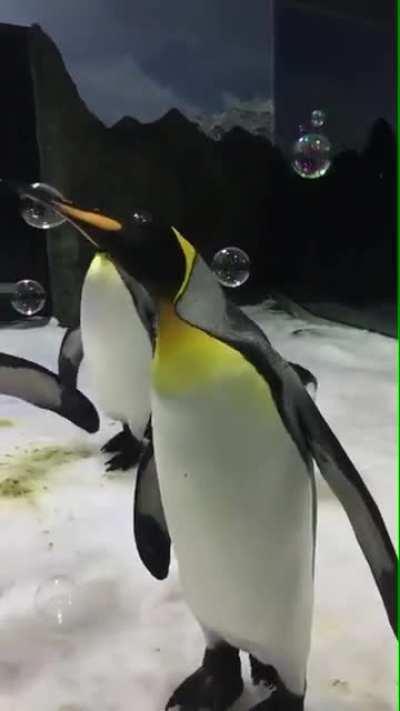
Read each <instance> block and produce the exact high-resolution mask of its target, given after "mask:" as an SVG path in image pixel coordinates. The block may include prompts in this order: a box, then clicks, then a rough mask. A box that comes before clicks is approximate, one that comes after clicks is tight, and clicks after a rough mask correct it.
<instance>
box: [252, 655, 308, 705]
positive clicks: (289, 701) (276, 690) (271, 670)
mask: <svg viewBox="0 0 400 711" xmlns="http://www.w3.org/2000/svg"><path fill="white" fill-rule="evenodd" d="M249 658H250V670H251V678H252V680H253V683H254V684H256V685H258V684H262V685H263V686H265V687H266V688H267V689H268V690H269V691H271V696H269V697H268V699H266V700H265V701H262V702H261V703H260V704H258V705H257V706H253V707H252V708H251V709H249V711H303V709H304V696H296V695H295V694H292V693H291V692H290V691H289V690H288V689H287V688H286V686H285V684H284V683H283V681H282V679H281V677H280V676H279V674H278V672H277V670H276V669H275V667H273V666H270V665H269V664H263V663H262V662H260V661H259V660H258V659H256V657H253V655H252V654H250V655H249Z"/></svg>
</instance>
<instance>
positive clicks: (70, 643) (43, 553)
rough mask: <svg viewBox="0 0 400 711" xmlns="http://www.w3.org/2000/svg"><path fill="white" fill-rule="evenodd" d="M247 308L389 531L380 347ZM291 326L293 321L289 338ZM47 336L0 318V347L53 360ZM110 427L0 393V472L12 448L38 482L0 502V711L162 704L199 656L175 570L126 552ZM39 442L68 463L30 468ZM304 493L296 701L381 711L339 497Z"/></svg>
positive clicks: (378, 624)
mask: <svg viewBox="0 0 400 711" xmlns="http://www.w3.org/2000/svg"><path fill="white" fill-rule="evenodd" d="M248 311H249V313H250V315H252V316H253V318H255V319H256V320H257V321H258V322H259V323H262V325H263V326H264V327H265V329H266V332H267V334H268V336H269V338H270V340H271V341H272V343H273V344H274V346H275V347H276V348H277V349H278V350H279V351H280V352H281V353H282V354H283V355H284V356H285V357H287V358H289V359H291V360H295V361H297V362H299V363H301V364H303V365H304V366H306V367H309V368H310V369H311V370H312V371H313V372H314V373H315V374H316V376H317V377H318V380H319V391H318V395H317V402H318V404H319V407H320V409H321V410H322V412H323V414H324V416H325V417H326V419H327V420H328V422H329V423H330V424H331V426H332V427H333V429H334V431H335V432H336V434H337V435H338V436H339V439H340V440H341V441H342V443H343V445H344V446H345V448H346V450H347V452H348V453H349V455H350V456H351V458H352V459H353V461H354V463H355V464H356V466H357V467H358V468H359V470H360V472H361V473H362V474H363V476H364V478H365V481H366V482H367V484H368V486H369V487H370V490H371V492H372V493H373V495H374V496H375V498H376V501H377V502H378V504H379V506H380V508H381V511H382V514H383V516H384V518H385V521H386V523H387V526H388V528H389V531H390V534H391V536H392V539H394V535H395V484H394V481H395V433H394V428H395V412H394V407H395V405H394V403H395V397H394V393H395V389H394V383H395V372H394V370H395V342H394V341H393V340H390V339H388V338H386V337H384V336H380V335H377V334H371V333H367V332H364V331H357V330H355V329H352V328H348V327H344V326H335V325H327V324H326V323H323V324H318V323H317V324H316V323H309V324H307V323H306V322H304V321H301V320H299V319H295V318H293V317H292V316H289V315H286V314H283V313H281V312H276V311H273V310H267V309H266V308H265V307H262V306H261V307H256V308H252V309H249V310H248ZM298 329H305V330H301V331H300V333H297V334H294V333H293V331H296V330H298ZM62 335H63V331H62V329H60V328H58V327H57V325H56V323H55V322H51V323H50V324H49V325H48V326H46V327H44V328H37V329H29V330H14V329H7V328H3V329H1V330H0V351H4V352H8V353H12V354H17V355H20V356H23V357H26V358H30V359H32V360H35V361H36V362H38V363H41V364H43V365H45V366H47V367H50V368H52V369H53V370H55V368H56V360H57V353H58V347H59V344H60V342H61V338H62ZM85 382H87V379H86V375H85V371H84V367H83V369H82V374H81V377H80V386H81V388H82V389H83V390H85V391H86V392H88V391H87V389H86V388H85ZM88 394H89V395H90V393H88ZM2 418H6V419H9V420H11V421H12V425H13V426H7V424H8V425H9V424H10V423H7V422H5V421H4V420H3V419H2ZM1 425H2V426H1ZM117 428H118V426H117V425H116V424H115V423H112V422H110V421H107V422H105V421H103V426H102V430H101V432H100V433H98V434H96V435H94V436H90V435H87V434H86V433H84V432H81V431H80V430H78V429H77V428H76V427H74V426H73V425H72V424H70V423H68V422H65V421H64V420H62V419H61V418H59V417H58V416H56V415H54V414H51V413H47V412H44V411H42V410H39V409H37V408H34V407H33V406H30V405H27V404H25V403H22V402H20V401H17V400H15V399H12V398H9V397H5V396H0V464H2V466H1V467H0V479H2V478H4V476H7V475H8V476H11V477H12V475H13V472H16V473H17V474H18V472H20V471H21V467H23V466H24V463H23V461H22V464H21V457H23V456H24V450H28V452H27V453H26V455H25V456H26V458H27V459H26V461H25V465H26V462H28V463H29V461H30V460H32V466H36V471H38V472H39V480H40V491H39V493H38V494H37V495H36V496H33V497H32V498H31V499H27V498H26V497H21V498H20V499H12V498H0V711H162V709H164V707H165V704H166V702H167V700H168V698H169V696H170V694H171V693H172V691H173V690H174V689H175V687H176V686H177V684H178V683H179V682H180V681H181V680H183V679H184V678H185V676H187V675H188V674H189V673H191V672H192V671H194V669H195V668H196V667H197V666H198V663H199V661H200V659H201V656H202V653H203V648H202V637H201V633H200V631H199V630H198V628H197V625H196V623H195V621H194V620H193V618H192V616H191V613H190V611H189V610H188V609H187V608H186V605H185V603H184V601H183V600H182V597H181V593H180V589H179V583H178V578H177V571H176V565H175V564H173V570H172V572H171V574H170V576H169V578H168V580H166V581H164V582H158V581H156V580H154V579H153V578H152V577H151V576H150V574H149V573H148V572H147V571H146V570H145V568H144V567H143V565H142V564H141V563H140V561H139V559H138V556H137V553H136V549H135V546H134V542H133V536H132V489H133V474H132V472H130V473H118V475H114V476H113V477H111V476H106V475H105V473H104V460H105V457H104V456H103V455H101V454H100V453H99V448H100V446H101V445H102V444H103V443H104V442H105V441H106V440H107V438H108V437H109V436H110V435H111V434H112V433H114V432H116V431H117ZM47 446H51V447H57V448H58V447H60V448H62V449H68V450H71V451H70V457H71V458H72V461H69V463H66V464H64V465H62V466H55V465H54V466H49V465H43V464H40V462H39V463H36V465H35V464H34V459H35V456H40V452H39V453H32V449H37V448H39V449H40V448H42V447H47ZM54 461H55V460H54V459H53V462H54ZM18 467H19V469H18ZM17 474H16V475H17ZM42 475H43V478H42V480H41V479H40V477H41V476H42ZM43 487H46V488H45V489H43ZM319 497H320V507H319V539H318V551H317V575H316V609H315V623H314V633H313V647H312V654H311V658H310V665H309V679H308V695H307V703H306V709H307V711H350V710H351V711H391V710H392V709H394V707H395V703H394V698H395V681H394V678H395V674H394V662H395V645H394V641H393V635H392V632H391V630H390V628H389V625H388V623H387V620H386V616H385V613H384V610H383V606H382V604H381V601H380V598H379V595H378V593H377V591H376V589H375V585H374V583H373V580H372V577H371V575H370V573H369V569H368V567H367V565H366V563H365V561H364V559H363V557H362V555H361V553H360V550H359V548H358V546H357V544H356V542H355V540H354V537H353V534H352V532H351V530H350V527H349V525H348V523H347V520H346V518H345V515H344V513H343V511H342V510H341V507H340V505H339V504H338V502H337V501H336V500H335V498H334V497H333V496H332V495H331V493H330V492H329V490H328V488H327V487H326V485H325V484H323V483H322V484H320V485H319ZM56 576H66V578H67V582H68V581H69V582H70V584H71V606H70V607H68V606H67V607H65V605H64V610H63V612H64V622H63V624H61V625H59V626H57V624H56V623H55V621H54V622H52V620H53V619H55V618H52V617H51V614H52V608H49V609H47V610H46V609H45V610H44V611H43V597H44V595H45V594H46V592H48V588H49V587H50V592H51V590H52V584H51V582H50V583H48V581H51V580H52V579H53V578H54V577H56ZM64 582H65V581H64ZM39 586H41V591H42V592H41V593H40V597H39V599H38V597H37V595H36V591H37V589H38V587H39ZM43 586H44V592H43ZM46 586H47V590H46ZM53 587H54V590H55V589H56V586H55V585H54V586H53ZM65 600H68V597H66V598H65ZM40 604H42V607H40ZM46 612H47V614H44V613H46ZM49 615H50V619H49ZM245 679H246V691H245V694H244V695H243V697H242V699H241V700H240V701H239V702H238V703H237V704H236V705H235V707H233V708H234V711H247V709H249V707H250V706H252V705H253V704H255V703H256V702H257V701H258V700H260V699H261V698H262V694H260V692H259V691H258V690H255V689H254V688H252V686H251V684H250V682H249V676H248V669H247V664H246V665H245Z"/></svg>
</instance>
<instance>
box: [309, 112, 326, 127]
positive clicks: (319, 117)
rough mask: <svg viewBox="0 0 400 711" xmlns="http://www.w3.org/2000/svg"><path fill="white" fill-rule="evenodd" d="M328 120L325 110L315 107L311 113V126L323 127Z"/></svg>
mask: <svg viewBox="0 0 400 711" xmlns="http://www.w3.org/2000/svg"><path fill="white" fill-rule="evenodd" d="M325 121H326V114H325V111H321V109H314V111H312V113H311V126H312V127H313V128H322V126H323V125H324V123H325Z"/></svg>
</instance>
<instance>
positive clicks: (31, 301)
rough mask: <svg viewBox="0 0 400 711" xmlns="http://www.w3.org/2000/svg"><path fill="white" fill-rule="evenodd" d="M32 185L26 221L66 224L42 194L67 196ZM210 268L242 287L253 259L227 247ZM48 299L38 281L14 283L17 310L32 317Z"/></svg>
mask: <svg viewBox="0 0 400 711" xmlns="http://www.w3.org/2000/svg"><path fill="white" fill-rule="evenodd" d="M31 188H32V189H33V190H34V191H35V190H36V191H37V193H38V200H37V201H36V200H35V199H33V198H32V197H24V196H22V198H21V207H20V210H21V216H22V218H23V219H24V220H25V222H26V223H27V224H28V225H29V226H30V227H36V228H37V229H40V230H48V229H51V228H53V227H58V226H59V225H61V224H63V223H64V222H65V217H63V216H61V215H59V214H57V213H56V212H55V211H54V210H52V209H51V208H49V207H47V206H45V205H43V204H41V202H40V195H41V194H43V193H47V194H50V195H51V196H52V197H55V198H57V199H59V200H64V199H65V198H64V196H63V195H62V194H61V193H60V192H59V191H58V190H56V189H55V188H53V187H52V186H51V185H47V184H46V183H33V184H32V185H31ZM134 218H135V219H136V221H137V222H140V223H141V224H142V223H144V222H148V221H149V220H151V218H149V217H148V215H147V213H145V212H143V211H142V212H137V213H135V214H134ZM211 269H212V271H213V272H214V274H215V276H216V277H217V279H218V281H219V282H220V284H222V285H223V286H224V287H228V288H237V287H239V286H242V285H243V284H244V283H245V282H246V281H247V280H248V278H249V276H250V259H249V256H248V254H246V252H244V251H243V250H242V249H240V248H239V247H224V248H223V249H220V250H219V251H218V252H216V254H215V255H214V257H213V259H212V262H211ZM45 302H46V292H45V290H44V288H43V287H42V285H41V284H39V282H37V281H34V280H33V279H23V280H22V281H19V282H18V283H17V284H15V286H14V289H13V292H12V298H11V303H12V305H13V307H14V309H15V310H16V311H18V313H20V314H23V315H24V316H33V315H34V314H37V313H38V312H39V311H40V310H41V309H42V308H43V306H44V304H45Z"/></svg>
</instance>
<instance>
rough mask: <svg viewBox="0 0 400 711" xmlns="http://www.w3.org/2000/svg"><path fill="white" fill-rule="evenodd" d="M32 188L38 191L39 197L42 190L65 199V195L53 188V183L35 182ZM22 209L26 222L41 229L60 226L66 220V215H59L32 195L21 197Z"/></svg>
mask: <svg viewBox="0 0 400 711" xmlns="http://www.w3.org/2000/svg"><path fill="white" fill-rule="evenodd" d="M31 188H32V189H33V190H37V191H38V198H39V196H40V192H42V193H43V192H47V193H48V194H49V195H51V197H55V198H57V199H58V200H64V196H63V195H62V194H61V193H60V192H59V191H58V190H56V189H55V188H52V187H51V185H46V183H33V184H32V185H31ZM20 209H21V215H22V217H23V219H24V220H25V222H26V223H27V224H28V225H29V226H30V227H36V228H38V229H40V230H49V229H50V228H51V227H58V226H59V225H62V224H63V223H64V222H65V220H66V218H65V217H62V216H61V215H58V214H57V213H56V212H55V211H54V210H52V209H51V207H47V206H46V205H42V204H41V203H40V202H36V200H33V199H32V198H30V197H24V196H22V197H21V208H20Z"/></svg>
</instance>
